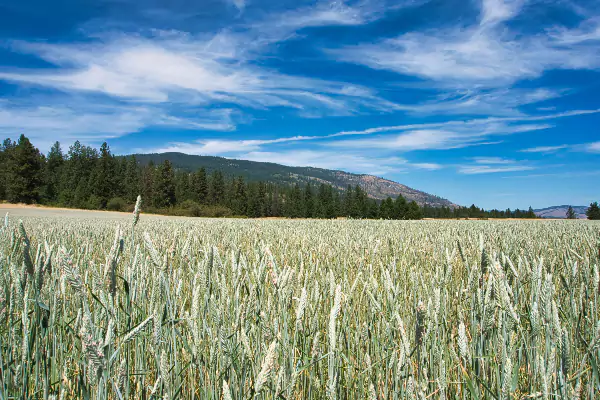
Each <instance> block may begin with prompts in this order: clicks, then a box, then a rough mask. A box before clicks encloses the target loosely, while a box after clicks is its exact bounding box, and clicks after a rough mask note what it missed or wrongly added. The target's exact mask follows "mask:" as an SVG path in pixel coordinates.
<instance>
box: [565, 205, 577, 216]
mask: <svg viewBox="0 0 600 400" xmlns="http://www.w3.org/2000/svg"><path fill="white" fill-rule="evenodd" d="M566 215H567V219H577V214H575V210H573V207H571V206H569V208H567V213H566Z"/></svg>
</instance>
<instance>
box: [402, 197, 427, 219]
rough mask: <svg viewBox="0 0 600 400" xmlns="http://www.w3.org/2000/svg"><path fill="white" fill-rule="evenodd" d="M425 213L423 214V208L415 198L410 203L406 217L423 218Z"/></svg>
mask: <svg viewBox="0 0 600 400" xmlns="http://www.w3.org/2000/svg"><path fill="white" fill-rule="evenodd" d="M422 218H423V215H422V214H421V209H420V208H419V205H418V204H417V203H416V202H415V201H414V200H413V201H411V202H410V203H408V209H407V214H406V219H422Z"/></svg>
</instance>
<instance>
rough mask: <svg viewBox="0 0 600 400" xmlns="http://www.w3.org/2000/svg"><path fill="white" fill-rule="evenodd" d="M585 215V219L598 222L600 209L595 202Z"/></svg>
mask: <svg viewBox="0 0 600 400" xmlns="http://www.w3.org/2000/svg"><path fill="white" fill-rule="evenodd" d="M585 215H587V218H588V219H590V220H600V207H598V202H597V201H595V202H593V203H591V204H590V206H589V208H588V209H587V210H586V212H585Z"/></svg>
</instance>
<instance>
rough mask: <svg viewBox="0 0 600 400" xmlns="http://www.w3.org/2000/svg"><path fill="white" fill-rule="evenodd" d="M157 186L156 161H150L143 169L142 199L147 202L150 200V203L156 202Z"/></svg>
mask: <svg viewBox="0 0 600 400" xmlns="http://www.w3.org/2000/svg"><path fill="white" fill-rule="evenodd" d="M155 187H156V167H154V162H152V161H150V162H149V163H148V165H146V166H145V167H144V168H143V169H142V173H141V188H140V190H141V192H142V199H145V200H144V201H145V202H148V205H153V206H156V205H155V204H154V199H155V195H154V193H155Z"/></svg>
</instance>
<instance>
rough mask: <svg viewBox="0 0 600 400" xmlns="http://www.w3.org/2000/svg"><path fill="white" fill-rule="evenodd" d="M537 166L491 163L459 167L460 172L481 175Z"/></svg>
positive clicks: (530, 168) (525, 169)
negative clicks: (492, 164) (491, 164)
mask: <svg viewBox="0 0 600 400" xmlns="http://www.w3.org/2000/svg"><path fill="white" fill-rule="evenodd" d="M532 169H535V167H532V166H528V165H506V166H496V165H494V166H490V165H465V166H462V167H459V169H458V172H459V173H461V174H466V175H479V174H495V173H499V172H517V171H530V170H532Z"/></svg>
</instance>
